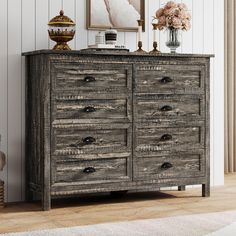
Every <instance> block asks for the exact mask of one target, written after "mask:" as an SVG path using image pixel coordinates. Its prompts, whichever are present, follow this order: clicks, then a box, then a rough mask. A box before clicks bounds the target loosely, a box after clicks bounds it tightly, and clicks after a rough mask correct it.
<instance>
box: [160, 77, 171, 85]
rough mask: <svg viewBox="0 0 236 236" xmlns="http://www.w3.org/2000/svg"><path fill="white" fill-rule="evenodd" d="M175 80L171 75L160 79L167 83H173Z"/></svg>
mask: <svg viewBox="0 0 236 236" xmlns="http://www.w3.org/2000/svg"><path fill="white" fill-rule="evenodd" d="M172 81H173V79H171V78H170V77H167V76H166V77H163V78H162V79H161V80H160V82H161V83H162V84H167V83H171V82H172Z"/></svg>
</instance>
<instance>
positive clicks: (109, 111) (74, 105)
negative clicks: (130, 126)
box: [53, 94, 132, 123]
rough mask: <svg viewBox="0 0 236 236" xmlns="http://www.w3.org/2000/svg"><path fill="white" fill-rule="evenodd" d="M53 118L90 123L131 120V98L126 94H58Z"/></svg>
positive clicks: (54, 102) (54, 103)
mask: <svg viewBox="0 0 236 236" xmlns="http://www.w3.org/2000/svg"><path fill="white" fill-rule="evenodd" d="M53 119H54V120H55V119H79V120H81V122H85V123H87V122H88V120H91V121H90V122H89V123H91V122H93V121H94V120H99V122H100V123H103V122H105V120H108V121H110V122H113V121H117V122H130V121H131V120H132V119H131V100H130V98H129V97H128V96H126V95H125V94H120V97H119V98H114V97H113V96H112V95H111V96H106V95H100V96H97V97H96V96H93V98H88V96H86V95H82V96H75V95H57V96H56V97H55V99H54V100H53Z"/></svg>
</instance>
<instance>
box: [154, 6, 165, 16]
mask: <svg viewBox="0 0 236 236" xmlns="http://www.w3.org/2000/svg"><path fill="white" fill-rule="evenodd" d="M163 14H164V9H163V8H160V9H159V10H157V11H156V17H157V18H160V17H161V16H162V15H163Z"/></svg>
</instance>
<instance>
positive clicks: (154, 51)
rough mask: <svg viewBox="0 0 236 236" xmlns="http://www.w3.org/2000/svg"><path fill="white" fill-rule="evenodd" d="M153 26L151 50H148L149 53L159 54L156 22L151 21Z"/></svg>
mask: <svg viewBox="0 0 236 236" xmlns="http://www.w3.org/2000/svg"><path fill="white" fill-rule="evenodd" d="M152 27H153V50H152V51H150V52H149V53H150V54H159V53H160V51H159V50H158V49H157V46H158V45H157V23H152Z"/></svg>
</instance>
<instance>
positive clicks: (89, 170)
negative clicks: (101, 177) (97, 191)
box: [83, 167, 96, 174]
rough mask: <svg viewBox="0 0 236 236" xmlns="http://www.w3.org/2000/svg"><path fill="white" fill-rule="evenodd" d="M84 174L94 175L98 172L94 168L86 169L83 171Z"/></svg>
mask: <svg viewBox="0 0 236 236" xmlns="http://www.w3.org/2000/svg"><path fill="white" fill-rule="evenodd" d="M83 172H84V173H85V174H92V173H94V172H96V170H95V168H93V167H87V168H85V169H84V170H83Z"/></svg>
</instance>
